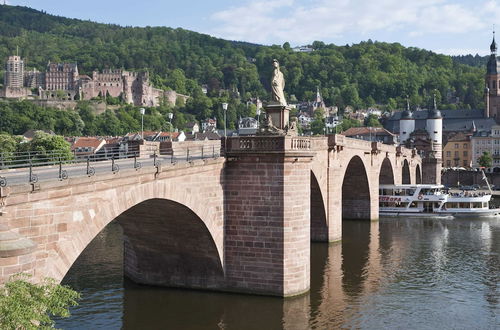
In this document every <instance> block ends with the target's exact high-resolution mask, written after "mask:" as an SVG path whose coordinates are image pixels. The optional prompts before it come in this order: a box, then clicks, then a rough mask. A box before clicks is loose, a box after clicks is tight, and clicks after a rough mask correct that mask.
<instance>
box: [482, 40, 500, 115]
mask: <svg viewBox="0 0 500 330" xmlns="http://www.w3.org/2000/svg"><path fill="white" fill-rule="evenodd" d="M490 50H491V55H490V58H489V60H488V64H487V66H486V79H485V80H486V88H485V97H486V100H485V105H486V107H485V111H484V115H485V117H486V118H488V117H491V118H495V120H496V122H497V123H499V122H500V62H499V60H498V57H497V43H496V42H495V32H493V41H492V42H491V46H490Z"/></svg>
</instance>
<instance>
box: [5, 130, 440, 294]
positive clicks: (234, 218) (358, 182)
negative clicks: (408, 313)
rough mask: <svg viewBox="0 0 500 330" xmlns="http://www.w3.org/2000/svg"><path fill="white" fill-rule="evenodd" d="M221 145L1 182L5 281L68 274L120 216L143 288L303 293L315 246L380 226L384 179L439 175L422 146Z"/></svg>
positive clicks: (330, 142) (328, 141)
mask: <svg viewBox="0 0 500 330" xmlns="http://www.w3.org/2000/svg"><path fill="white" fill-rule="evenodd" d="M222 149H224V150H225V157H220V158H217V159H214V158H213V157H211V158H205V159H194V160H192V161H190V162H186V161H184V162H183V161H181V160H180V159H181V158H183V157H179V161H178V162H177V163H176V164H170V163H171V161H170V158H169V157H166V158H165V157H163V158H162V159H161V162H162V166H156V167H155V166H153V160H152V159H150V158H143V159H139V161H140V162H141V163H142V167H141V168H140V169H134V162H133V159H130V160H119V161H117V164H118V165H119V167H120V170H119V171H118V172H116V171H115V172H114V173H113V172H112V171H111V163H110V162H109V161H108V162H103V163H99V164H97V163H94V164H93V165H92V166H95V168H96V174H95V175H94V176H91V177H89V176H87V175H86V166H82V165H77V166H75V167H71V166H70V167H65V169H66V170H68V176H69V178H68V179H67V180H59V179H58V173H59V172H58V170H59V169H58V168H57V167H55V168H47V169H41V168H37V169H36V170H35V171H36V173H38V174H39V182H37V183H28V182H27V180H26V170H24V172H23V174H22V175H19V174H17V173H16V171H14V172H9V173H8V175H9V177H8V180H9V184H8V186H7V187H3V188H0V282H3V281H5V280H7V279H8V277H9V276H10V275H12V274H15V273H18V272H27V273H31V274H33V275H34V277H35V279H36V280H38V279H40V278H42V277H46V276H49V277H53V278H55V279H57V280H62V278H63V277H64V276H65V274H66V273H67V271H68V270H69V269H70V268H71V265H72V264H73V262H74V261H75V260H76V258H78V256H79V255H80V254H81V252H82V251H83V250H84V249H85V247H86V246H87V245H88V244H89V243H90V242H91V241H92V239H93V238H94V237H95V236H96V235H98V234H99V232H100V231H101V230H102V229H103V228H104V227H105V226H106V225H107V224H108V223H110V222H111V221H117V222H118V223H119V224H120V225H121V226H122V228H123V233H124V234H123V241H124V251H125V252H124V273H125V275H126V276H127V277H128V278H130V279H131V280H133V281H135V282H137V283H143V284H149V285H159V286H170V287H183V288H199V289H210V290H219V291H236V292H246V293H257V294H266V295H276V296H293V295H297V294H301V293H303V292H305V291H307V290H308V289H309V286H310V276H309V274H310V259H309V257H310V242H311V241H320V242H334V241H338V240H340V239H341V237H342V220H343V219H367V220H372V221H376V220H377V218H378V186H379V184H380V183H419V182H422V181H423V182H424V183H427V182H425V180H428V178H431V177H432V176H436V173H439V171H440V168H439V166H438V165H439V164H438V163H437V162H432V161H430V162H426V161H425V160H424V161H423V160H422V159H421V158H420V156H419V155H418V154H416V153H415V152H414V151H412V150H407V149H404V148H399V147H394V146H387V145H382V144H380V143H371V142H367V141H360V140H353V139H348V138H345V137H343V136H341V135H334V136H328V137H318V138H316V137H312V138H311V137H291V136H256V137H234V138H228V139H227V142H226V144H225V145H224V146H223V147H222ZM433 166H434V167H433ZM433 171H434V172H435V173H434V174H433V173H432V172H433ZM429 173H430V174H429ZM56 174H57V176H56ZM431 174H432V175H431ZM50 178H52V179H50ZM19 180H20V181H19ZM18 182H20V183H19V184H18Z"/></svg>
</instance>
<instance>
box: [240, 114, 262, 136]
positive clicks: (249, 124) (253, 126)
mask: <svg viewBox="0 0 500 330" xmlns="http://www.w3.org/2000/svg"><path fill="white" fill-rule="evenodd" d="M258 129H259V122H258V121H257V119H255V118H252V117H245V118H240V120H239V121H238V135H239V136H244V135H255V134H256V133H257V130H258Z"/></svg>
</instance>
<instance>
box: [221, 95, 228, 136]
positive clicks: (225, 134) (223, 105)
mask: <svg viewBox="0 0 500 330" xmlns="http://www.w3.org/2000/svg"><path fill="white" fill-rule="evenodd" d="M227 106H228V104H227V103H222V109H224V137H227V132H226V130H227Z"/></svg>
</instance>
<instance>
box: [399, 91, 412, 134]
mask: <svg viewBox="0 0 500 330" xmlns="http://www.w3.org/2000/svg"><path fill="white" fill-rule="evenodd" d="M414 130H415V119H414V118H413V114H412V112H411V110H410V102H409V101H408V100H406V110H405V111H403V113H402V114H401V119H400V121H399V143H400V144H404V143H405V142H406V140H408V139H409V138H410V134H411V133H413V131H414Z"/></svg>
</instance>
